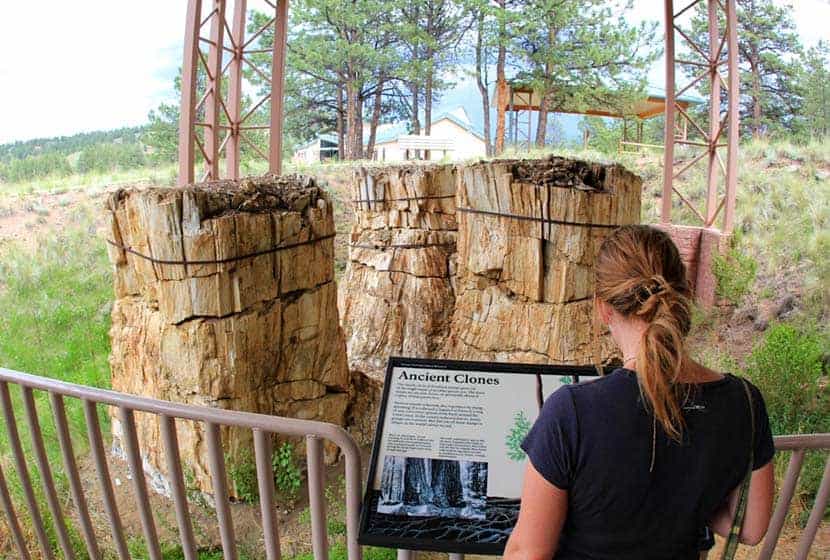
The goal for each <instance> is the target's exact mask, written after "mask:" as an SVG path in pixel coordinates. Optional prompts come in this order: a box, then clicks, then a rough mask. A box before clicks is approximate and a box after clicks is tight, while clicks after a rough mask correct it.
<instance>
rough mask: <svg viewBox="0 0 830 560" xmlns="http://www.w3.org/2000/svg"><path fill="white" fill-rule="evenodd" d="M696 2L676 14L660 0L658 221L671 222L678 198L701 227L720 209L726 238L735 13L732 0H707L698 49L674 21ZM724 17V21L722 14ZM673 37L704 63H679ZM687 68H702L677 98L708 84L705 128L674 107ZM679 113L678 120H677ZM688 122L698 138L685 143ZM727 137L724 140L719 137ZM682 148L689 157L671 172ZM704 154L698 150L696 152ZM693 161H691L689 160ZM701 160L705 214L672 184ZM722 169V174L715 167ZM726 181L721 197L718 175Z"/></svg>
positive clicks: (735, 133) (732, 160)
mask: <svg viewBox="0 0 830 560" xmlns="http://www.w3.org/2000/svg"><path fill="white" fill-rule="evenodd" d="M698 1H700V0H696V1H695V2H693V3H692V4H689V5H687V6H686V7H685V8H683V9H682V10H680V12H677V13H675V12H674V2H673V0H664V8H665V20H666V21H665V29H666V37H665V53H666V106H665V121H666V122H665V137H664V139H665V142H664V145H665V151H664V160H663V198H662V204H661V208H660V222H661V223H663V224H670V223H671V221H672V217H671V211H672V199H673V197H674V196H677V197H678V198H680V200H682V201H683V202H684V203H685V204H687V205H688V206H689V207H690V210H691V211H692V213H693V214H694V215H695V216H696V217H698V218H700V221H701V224H700V225H701V226H703V227H706V228H711V227H713V226H714V224H715V222H716V221H717V219H718V214H719V213H720V211H721V210H723V211H724V215H723V230H722V231H723V233H725V234H729V233H730V232H731V231H732V228H733V225H734V214H735V197H736V192H737V183H738V180H737V173H738V142H739V139H740V138H739V126H740V122H739V113H738V111H739V109H738V102H739V94H740V91H739V86H740V78H739V75H738V34H737V33H738V30H737V15H736V11H735V2H736V0H706V13H707V20H708V33H707V39H708V46H701V45H698V44H696V43H694V41H693V39H692V38H691V37H690V35H689V34H688V33H686V32H684V31H683V29H682V28H681V26H680V22H679V21H678V18H679V17H680V16H681V15H682V14H683V13H684V12H686V11H687V10H688V9H689V8H691V7H692V6H693V5H695V4H697V3H698ZM721 15H723V18H721V17H720V16H721ZM721 21H725V23H726V28H725V29H724V30H723V34H721V32H720V29H719V27H720V22H721ZM675 33H678V34H679V35H680V37H681V40H683V41H685V42H686V43H687V44H688V46H689V47H690V48H691V50H693V51H694V52H696V53H698V54H699V55H700V56H701V57H703V58H704V60H705V62H698V61H693V60H686V59H678V58H677V49H676V47H677V45H676V42H675ZM724 46H725V47H726V49H727V57H726V60H723V49H724ZM724 62H725V63H726V64H727V66H728V72H729V74H728V78H726V79H725V78H724V77H723V76H722V75H721V73H720V66H721V65H723V64H724ZM679 64H680V65H687V66H688V65H691V66H694V67H702V68H704V70H703V71H702V72H701V73H700V74H698V75H697V76H696V77H695V78H694V79H693V80H692V81H691V82H690V83H688V84H687V85H685V86H684V87H682V88H680V94H682V93H683V92H685V91H687V90H688V89H689V88H691V87H692V86H694V85H695V84H697V83H699V82H701V81H702V80H704V79H707V80H708V83H709V89H710V93H709V111H708V120H709V122H708V126H706V127H704V126H701V125H700V124H698V123H697V122H696V121H695V118H694V116H693V115H691V114H689V113H688V112H686V111H684V110H683V109H682V108H681V107H679V106H678V105H677V104H676V100H677V97H678V88H677V72H676V68H677V65H679ZM723 90H725V91H726V93H727V112H726V114H725V115H724V116H723V117H722V116H721V95H722V92H723ZM678 113H680V116H681V117H682V119H681V120H680V121H679V122H678V121H677V119H678ZM689 123H691V125H692V128H693V131H694V132H696V133H698V134H699V135H700V137H701V138H700V140H697V139H695V140H689V139H686V137H685V131H686V129H687V125H688V124H689ZM678 125H682V127H683V129H682V130H683V137H682V138H678V137H677V133H676V130H677V127H678ZM724 133H726V134H725V135H726V139H725V141H724V139H723V136H724ZM677 145H683V146H686V147H687V148H686V150H684V151H683V152H681V153H682V154H683V155H684V157H686V158H687V162H685V163H684V164H683V165H682V167H681V168H680V170H679V171H676V172H675V171H674V169H673V166H674V159H675V155H676V146H677ZM721 147H726V148H727V163H726V165H724V163H723V159H722V157H721V154H720V153H718V149H719V148H721ZM694 148H698V149H699V151H698V153H697V154H694V153H693V152H692V153H687V152H688V151H689V150H692V149H694ZM700 150H702V151H700ZM689 158H691V159H689ZM699 161H706V164H707V173H706V199H705V204H706V208H705V211H703V212H701V211H699V210H698V209H697V208H695V207H693V206H691V203H690V202H689V201H688V199H687V198H685V197H683V196H682V194H681V192H680V191H679V190H678V189H677V186H676V185H674V179H676V178H678V177H679V176H681V175H682V174H683V173H685V172H686V171H687V170H688V169H690V168H691V167H693V166H694V165H695V164H696V163H697V162H699ZM719 168H720V169H721V172H722V174H723V175H721V173H719V172H718V169H719ZM721 176H723V177H724V182H725V187H724V188H723V189H722V190H723V192H724V194H723V196H722V197H721V196H720V192H721V189H720V188H719V187H720V177H721Z"/></svg>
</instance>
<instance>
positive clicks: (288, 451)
mask: <svg viewBox="0 0 830 560" xmlns="http://www.w3.org/2000/svg"><path fill="white" fill-rule="evenodd" d="M271 463H272V465H273V467H274V483H275V484H276V486H277V490H279V491H280V492H282V493H283V494H284V495H285V497H287V498H289V499H291V500H293V499H294V498H295V497H296V495H297V491H298V490H299V489H300V484H302V473H300V467H298V466H297V461H296V459H294V445H293V444H291V443H289V442H287V441H286V442H285V443H283V444H282V445H281V446H280V447H279V449H277V450H276V451H275V452H274V456H273V458H272V459H271Z"/></svg>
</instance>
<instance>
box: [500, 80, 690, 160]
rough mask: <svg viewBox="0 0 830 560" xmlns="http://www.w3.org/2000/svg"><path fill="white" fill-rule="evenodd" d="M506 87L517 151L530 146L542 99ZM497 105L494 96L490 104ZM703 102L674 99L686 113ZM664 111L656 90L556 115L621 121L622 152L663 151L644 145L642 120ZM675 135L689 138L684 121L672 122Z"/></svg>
mask: <svg viewBox="0 0 830 560" xmlns="http://www.w3.org/2000/svg"><path fill="white" fill-rule="evenodd" d="M507 88H508V89H507V92H508V93H507V105H506V106H505V112H506V114H507V140H508V141H509V142H508V143H510V144H512V145H513V146H515V147H517V148H518V147H525V148H526V149H530V147H531V146H532V143H533V140H532V131H533V113H534V112H538V111H539V107H540V104H541V101H542V97H541V95H540V94H539V92H538V91H536V90H534V89H533V88H532V87H530V86H528V85H526V84H522V83H520V82H509V83H508V84H507ZM496 102H497V100H496V99H495V95H494V99H493V103H494V104H495V103H496ZM703 103H706V100H705V99H704V98H702V97H698V96H696V95H690V94H685V95H683V96H679V97H677V98H676V99H675V104H676V106H677V107H679V108H680V110H682V111H684V112H686V113H687V114H688V111H689V107H691V106H692V105H699V104H703ZM665 111H666V95H665V92H664V91H662V90H659V89H657V88H649V90H648V91H647V92H646V93H645V95H644V96H643V97H642V98H640V99H637V100H635V101H633V102H629V103H622V102H620V103H616V104H614V103H598V104H594V105H588V106H586V107H561V108H557V109H556V110H555V112H556V113H566V114H572V115H586V116H594V117H608V118H614V119H623V137H622V140H621V141H620V150H621V151H631V150H634V151H638V150H639V149H640V148H661V149H662V148H663V145H662V144H645V143H643V121H644V120H646V119H651V118H654V117H657V116H660V115H663V114H665ZM674 136H675V138H676V139H678V140H687V139H688V126H687V122H686V121H685V120H682V119H679V120H678V119H676V120H675V133H674Z"/></svg>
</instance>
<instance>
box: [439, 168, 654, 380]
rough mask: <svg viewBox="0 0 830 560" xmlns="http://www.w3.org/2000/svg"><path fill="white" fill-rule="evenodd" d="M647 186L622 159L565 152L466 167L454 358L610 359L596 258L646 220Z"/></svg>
mask: <svg viewBox="0 0 830 560" xmlns="http://www.w3.org/2000/svg"><path fill="white" fill-rule="evenodd" d="M641 183H642V182H641V180H640V178H639V177H637V176H636V175H634V174H632V173H630V172H628V171H626V170H625V169H624V168H623V167H621V166H618V165H602V164H599V163H586V162H582V161H577V160H570V159H564V158H558V157H550V158H546V159H541V160H496V161H490V162H479V163H474V164H471V165H466V166H462V167H460V168H459V177H458V194H457V209H456V212H457V216H458V222H459V224H458V229H459V233H458V278H457V281H456V284H457V294H456V300H455V310H454V314H453V319H452V325H451V329H450V331H451V335H450V337H449V338H448V341H447V347H446V351H445V356H446V357H451V358H457V359H472V360H496V361H522V362H538V363H571V364H574V363H575V364H586V363H593V362H594V361H595V360H597V359H600V360H602V361H606V360H608V359H610V358H611V357H612V356H613V350H612V345H611V344H610V341H609V338H608V337H607V336H605V335H602V336H598V337H596V338H597V343H596V344H595V343H594V342H595V341H594V327H593V324H592V305H593V302H592V296H593V291H594V283H593V282H594V281H593V266H594V260H595V258H596V255H597V251H598V249H599V247H600V244H601V242H602V240H603V239H604V238H605V236H606V235H608V234H609V233H610V232H611V231H613V230H614V228H616V227H618V226H620V225H624V224H633V223H638V222H639V221H640V190H641ZM600 334H602V333H600Z"/></svg>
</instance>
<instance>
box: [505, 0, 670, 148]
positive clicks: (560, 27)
mask: <svg viewBox="0 0 830 560" xmlns="http://www.w3.org/2000/svg"><path fill="white" fill-rule="evenodd" d="M629 8H630V2H628V3H612V4H609V3H608V2H607V1H602V0H578V1H577V0H525V1H524V2H523V6H522V7H521V11H522V12H523V13H524V14H534V16H533V17H527V16H525V18H523V21H522V22H521V25H520V27H519V29H518V30H517V31H516V32H515V39H514V41H513V48H512V53H513V55H514V56H515V57H516V58H517V59H518V60H519V61H521V62H522V63H523V64H524V66H525V67H526V68H527V70H525V71H523V72H520V73H519V74H518V76H517V78H518V79H519V80H520V81H522V82H524V83H526V84H527V85H530V86H532V87H533V89H534V90H535V91H536V92H539V94H540V97H541V101H540V110H539V122H538V125H537V128H536V144H537V145H538V146H544V144H545V137H546V131H547V115H548V113H549V112H553V111H559V110H562V109H565V108H568V109H584V108H587V107H590V106H596V105H606V106H607V105H618V106H619V107H618V108H619V109H620V110H622V109H624V107H625V106H626V105H627V104H628V102H629V101H630V100H632V99H633V98H634V97H635V96H636V95H637V94H638V93H641V92H642V91H643V89H644V87H645V74H646V71H647V69H648V67H649V65H650V64H651V63H652V62H653V61H654V60H655V59H656V56H657V54H658V53H657V50H656V49H655V48H654V47H653V46H652V45H653V44H654V29H655V25H654V24H646V23H642V24H640V25H636V26H635V25H630V24H628V23H626V21H625V20H624V19H623V17H622V16H623V13H624V12H625V10H627V9H629Z"/></svg>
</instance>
